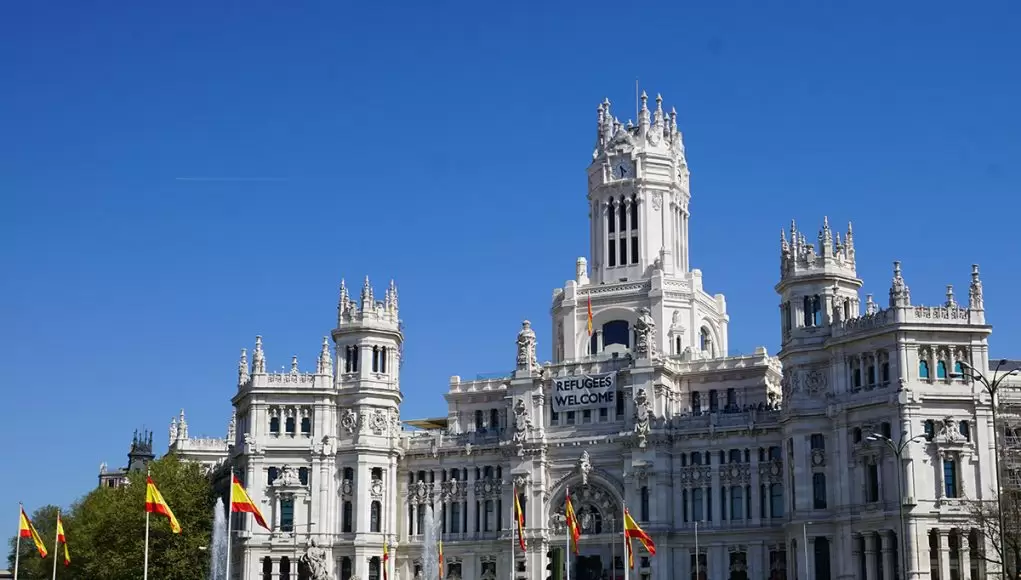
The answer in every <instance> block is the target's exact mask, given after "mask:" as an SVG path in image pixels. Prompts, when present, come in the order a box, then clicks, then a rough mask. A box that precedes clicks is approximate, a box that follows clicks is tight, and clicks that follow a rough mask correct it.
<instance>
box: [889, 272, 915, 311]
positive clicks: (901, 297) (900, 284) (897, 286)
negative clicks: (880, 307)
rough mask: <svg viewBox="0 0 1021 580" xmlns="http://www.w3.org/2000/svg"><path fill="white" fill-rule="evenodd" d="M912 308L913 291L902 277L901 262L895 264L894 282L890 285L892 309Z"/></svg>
mask: <svg viewBox="0 0 1021 580" xmlns="http://www.w3.org/2000/svg"><path fill="white" fill-rule="evenodd" d="M902 306H911V290H910V289H908V285H907V284H906V283H905V282H904V277H903V276H901V271H900V262H894V263H893V281H892V282H891V283H890V308H895V307H902Z"/></svg>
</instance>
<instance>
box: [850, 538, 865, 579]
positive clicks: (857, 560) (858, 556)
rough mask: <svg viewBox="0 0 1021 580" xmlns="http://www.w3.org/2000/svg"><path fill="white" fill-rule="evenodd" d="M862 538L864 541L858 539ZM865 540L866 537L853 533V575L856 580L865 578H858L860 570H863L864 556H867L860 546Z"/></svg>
mask: <svg viewBox="0 0 1021 580" xmlns="http://www.w3.org/2000/svg"><path fill="white" fill-rule="evenodd" d="M859 539H861V540H862V542H859V541H858V540H859ZM863 542H864V538H863V537H862V536H860V535H858V534H852V535H851V566H852V568H853V569H852V570H851V577H852V578H854V579H855V580H865V579H864V578H858V574H859V570H861V562H862V558H864V557H865V553H864V552H862V551H861V550H860V549H859V547H860V546H861V544H862V543H863Z"/></svg>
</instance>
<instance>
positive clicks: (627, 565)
mask: <svg viewBox="0 0 1021 580" xmlns="http://www.w3.org/2000/svg"><path fill="white" fill-rule="evenodd" d="M620 507H621V511H620V521H621V523H622V524H623V525H621V532H622V533H623V535H624V580H628V577H629V576H631V553H630V552H628V545H627V515H626V514H627V502H625V501H623V500H621V502H620Z"/></svg>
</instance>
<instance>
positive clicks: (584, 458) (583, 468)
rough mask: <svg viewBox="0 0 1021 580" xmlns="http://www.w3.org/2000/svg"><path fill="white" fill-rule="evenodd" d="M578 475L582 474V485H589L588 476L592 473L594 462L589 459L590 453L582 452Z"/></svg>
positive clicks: (579, 459)
mask: <svg viewBox="0 0 1021 580" xmlns="http://www.w3.org/2000/svg"><path fill="white" fill-rule="evenodd" d="M578 473H580V474H581V483H582V485H588V474H589V473H592V462H591V460H590V459H589V455H588V451H582V452H581V457H579V458H578Z"/></svg>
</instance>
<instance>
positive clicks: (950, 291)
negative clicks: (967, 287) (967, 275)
mask: <svg viewBox="0 0 1021 580" xmlns="http://www.w3.org/2000/svg"><path fill="white" fill-rule="evenodd" d="M946 307H947V308H956V307H957V300H956V299H955V298H954V285H953V284H947V303H946Z"/></svg>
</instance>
